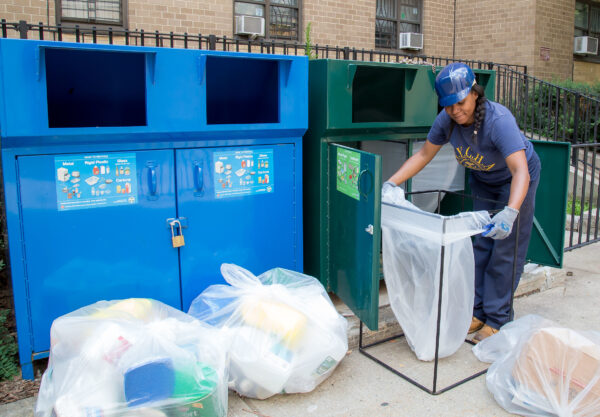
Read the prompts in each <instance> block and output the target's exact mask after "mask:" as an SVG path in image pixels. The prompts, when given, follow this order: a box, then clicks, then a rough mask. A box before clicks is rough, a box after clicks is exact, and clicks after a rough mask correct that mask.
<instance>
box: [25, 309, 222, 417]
mask: <svg viewBox="0 0 600 417" xmlns="http://www.w3.org/2000/svg"><path fill="white" fill-rule="evenodd" d="M50 334H51V347H50V359H49V363H48V369H47V370H46V372H44V375H43V377H42V383H41V386H40V392H39V396H38V399H37V403H36V410H35V415H36V416H38V417H42V416H43V417H49V416H53V417H54V416H56V417H79V416H81V417H86V416H90V415H94V416H95V415H102V416H105V417H107V416H119V417H134V416H142V415H143V416H154V417H165V416H181V417H183V416H187V415H190V416H191V415H196V414H194V413H195V411H196V410H199V409H203V410H204V412H208V414H207V415H210V416H225V415H226V414H227V369H226V354H225V353H224V352H223V344H224V343H223V339H222V336H221V335H220V334H219V332H217V331H216V330H215V329H212V328H211V327H209V326H206V325H205V324H203V323H201V322H199V321H198V320H196V319H194V318H192V317H190V316H189V315H187V314H185V313H182V312H181V311H178V310H176V309H174V308H172V307H169V306H167V305H165V304H163V303H160V302H158V301H155V300H150V299H126V300H118V301H100V302H98V303H95V304H92V305H90V306H87V307H83V308H81V309H79V310H76V311H74V312H72V313H69V314H67V315H64V316H62V317H59V318H57V319H56V320H54V322H53V323H52V328H51V330H50ZM202 415H204V414H202Z"/></svg>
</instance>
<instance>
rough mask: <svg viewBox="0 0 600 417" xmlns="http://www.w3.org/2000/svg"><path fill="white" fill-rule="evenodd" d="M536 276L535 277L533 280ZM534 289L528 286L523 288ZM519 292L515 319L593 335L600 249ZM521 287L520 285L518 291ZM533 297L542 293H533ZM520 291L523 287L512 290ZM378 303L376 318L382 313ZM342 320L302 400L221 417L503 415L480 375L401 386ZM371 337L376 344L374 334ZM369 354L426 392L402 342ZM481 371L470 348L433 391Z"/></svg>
mask: <svg viewBox="0 0 600 417" xmlns="http://www.w3.org/2000/svg"><path fill="white" fill-rule="evenodd" d="M540 274H541V275H540ZM536 280H537V282H538V284H536V285H537V288H536V285H534V284H531V282H533V281H536ZM525 281H531V282H530V283H529V284H531V285H529V287H527V288H528V290H527V291H526V292H528V293H531V294H530V295H526V296H521V297H519V298H517V299H516V300H515V312H516V316H517V317H521V316H524V315H526V314H532V313H535V314H538V315H541V316H543V317H545V318H548V319H551V320H554V321H556V322H557V323H559V324H561V325H564V326H567V327H570V328H572V329H576V330H587V329H595V330H600V320H598V318H599V317H600V302H599V300H600V243H596V244H593V245H589V246H586V247H583V248H580V249H576V250H574V251H572V252H568V253H566V254H565V260H564V268H563V269H561V270H553V271H552V272H550V273H549V272H548V271H547V270H545V271H542V272H540V271H537V272H535V273H530V274H528V275H527V277H526V278H525ZM525 284H527V282H524V285H525ZM538 290H542V291H539V292H538ZM519 291H520V292H523V291H524V290H523V288H521V289H520V290H519ZM384 300H385V296H384V297H382V304H383V306H382V307H381V310H380V312H381V315H388V314H389V307H386V306H385V301H384ZM349 320H350V325H351V327H350V345H351V350H350V352H349V353H348V355H347V356H346V358H345V359H344V361H342V363H341V364H340V365H339V366H338V368H337V369H336V371H335V372H334V374H333V375H332V376H331V377H330V378H329V379H327V380H326V381H325V382H323V383H322V384H321V385H320V386H319V387H317V389H315V390H314V391H313V392H311V393H308V394H293V395H277V396H274V397H271V398H269V399H267V400H262V401H261V400H253V399H248V398H241V397H239V396H238V395H237V394H235V393H232V392H230V394H229V411H228V416H232V417H252V416H259V417H296V416H298V417H300V416H302V417H305V416H319V417H334V416H339V417H341V416H344V417H374V416H390V417H391V416H394V417H396V416H411V417H414V416H507V415H510V414H508V413H507V412H505V411H504V410H503V409H502V408H501V407H500V406H498V405H497V404H496V402H495V400H494V399H493V397H492V396H491V394H490V393H489V392H488V390H487V388H486V385H485V376H480V377H478V378H476V379H474V380H472V381H469V382H467V383H465V384H463V385H461V386H459V387H456V388H454V389H453V390H451V391H448V392H446V393H443V394H441V395H438V396H432V395H429V394H427V393H426V392H424V391H422V390H420V389H419V388H417V387H415V386H413V385H411V384H410V383H408V382H406V381H404V380H403V379H401V378H400V377H398V376H396V375H395V374H393V373H392V372H390V371H388V370H386V369H385V368H383V367H382V366H380V365H378V364H377V363H375V362H373V361H371V360H370V359H368V358H367V357H366V356H364V355H362V354H360V353H359V352H358V349H357V348H356V343H355V342H353V341H355V340H356V338H357V323H358V322H357V321H356V319H355V318H353V317H349ZM380 320H381V322H382V323H383V324H384V327H387V333H393V331H395V330H396V329H397V327H394V325H393V324H385V323H390V322H392V321H393V320H391V319H386V318H385V317H382V319H380ZM376 337H382V336H381V334H377V335H376ZM369 353H371V354H373V355H375V356H377V357H378V358H381V359H383V360H384V361H386V362H388V363H390V364H392V365H393V366H394V367H395V368H396V369H399V370H401V371H402V372H404V373H406V374H408V375H409V376H411V377H412V378H413V379H416V380H417V381H419V382H420V383H422V384H423V385H425V386H427V387H429V388H431V385H432V377H433V364H432V363H423V362H420V361H418V360H417V359H416V357H415V356H414V354H413V353H412V352H411V351H410V349H409V348H408V345H407V344H406V342H405V341H404V340H402V339H400V340H398V341H393V342H389V343H386V344H384V345H380V346H377V347H374V348H371V349H369ZM485 368H486V364H482V363H480V362H479V361H477V359H476V358H475V356H474V355H473V354H472V353H471V350H470V345H468V344H466V343H465V344H464V345H463V347H462V348H461V349H460V350H459V351H458V352H457V353H456V354H454V355H453V356H451V357H450V358H446V359H442V360H440V364H439V369H438V389H439V388H441V387H444V386H446V385H449V384H451V383H453V382H456V381H458V380H460V379H462V378H465V377H467V376H469V375H471V374H473V373H475V372H476V371H478V370H483V369H485ZM34 405H35V399H34V398H29V399H26V400H21V401H18V402H15V403H11V404H5V405H2V406H0V416H11V417H12V416H15V417H30V416H32V415H33V407H34Z"/></svg>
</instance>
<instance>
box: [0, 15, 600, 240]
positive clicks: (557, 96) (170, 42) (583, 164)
mask: <svg viewBox="0 0 600 417" xmlns="http://www.w3.org/2000/svg"><path fill="white" fill-rule="evenodd" d="M0 32H1V36H2V37H3V38H20V39H39V40H55V41H69V42H78V43H106V44H119V45H137V46H154V47H168V48H187V49H209V50H222V51H235V52H250V53H256V52H259V53H266V54H283V55H308V54H310V55H311V56H313V57H315V58H330V59H347V60H359V61H373V62H408V63H419V64H426V65H432V66H435V67H441V66H444V65H447V64H448V63H450V62H456V61H461V62H464V63H466V64H468V65H469V66H471V67H472V68H476V69H490V70H495V71H496V100H497V101H498V102H500V103H502V104H504V105H505V106H506V107H508V108H509V109H510V110H511V111H512V112H513V114H514V115H515V118H516V119H517V122H518V124H519V126H520V127H521V129H522V130H523V132H524V133H525V135H526V136H528V137H530V138H532V139H539V140H548V141H568V142H571V143H572V144H573V146H572V155H571V173H570V178H569V184H570V191H569V195H570V197H569V198H570V205H569V212H568V213H567V226H568V229H567V230H568V234H567V242H566V243H565V246H566V250H570V249H574V248H576V247H580V246H583V245H586V244H589V243H593V242H597V241H600V238H599V236H598V226H599V221H600V218H599V213H598V206H599V205H600V180H599V177H600V161H598V151H599V150H600V143H598V142H599V140H598V124H599V123H600V119H599V117H598V116H599V111H600V100H599V98H598V97H591V96H587V95H584V94H581V93H579V92H576V91H571V90H569V89H566V88H563V87H560V86H557V85H553V84H551V83H549V82H547V81H543V80H540V79H537V78H535V77H532V76H530V75H528V74H527V67H526V66H523V65H512V64H504V63H495V62H488V61H477V60H459V59H452V58H444V57H433V56H426V55H416V54H413V55H411V54H404V53H400V52H396V51H386V50H374V49H371V50H365V49H357V48H350V47H340V46H330V45H319V44H314V45H311V44H309V45H307V44H303V43H298V42H290V41H280V40H262V39H261V40H247V39H237V38H228V37H226V36H223V37H218V36H215V35H202V34H200V33H199V34H188V33H183V34H176V33H173V32H169V33H163V32H158V31H154V32H146V31H144V30H133V31H132V30H124V29H113V28H94V27H92V28H89V27H79V26H71V27H62V26H60V25H57V26H48V25H44V24H43V23H41V22H40V23H38V24H31V23H27V22H26V21H23V20H22V21H19V22H12V23H11V22H6V20H5V19H2V20H0Z"/></svg>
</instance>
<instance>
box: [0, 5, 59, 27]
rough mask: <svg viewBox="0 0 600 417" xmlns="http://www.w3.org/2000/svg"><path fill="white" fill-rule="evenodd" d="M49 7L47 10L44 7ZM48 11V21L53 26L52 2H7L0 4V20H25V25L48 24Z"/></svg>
mask: <svg viewBox="0 0 600 417" xmlns="http://www.w3.org/2000/svg"><path fill="white" fill-rule="evenodd" d="M47 6H49V10H47V9H46V7H47ZM48 11H49V13H50V19H51V20H50V21H51V22H52V24H54V2H53V1H51V2H49V3H47V2H46V1H41V0H12V1H11V0H9V1H8V2H6V1H3V2H0V18H1V19H6V21H7V22H18V21H19V20H26V21H27V23H36V24H37V23H39V22H43V23H44V24H48V17H47V16H48Z"/></svg>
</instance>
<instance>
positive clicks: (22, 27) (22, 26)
mask: <svg viewBox="0 0 600 417" xmlns="http://www.w3.org/2000/svg"><path fill="white" fill-rule="evenodd" d="M17 30H18V31H19V38H20V39H27V31H28V30H29V25H28V24H27V22H26V21H25V20H19V24H18V25H17Z"/></svg>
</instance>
